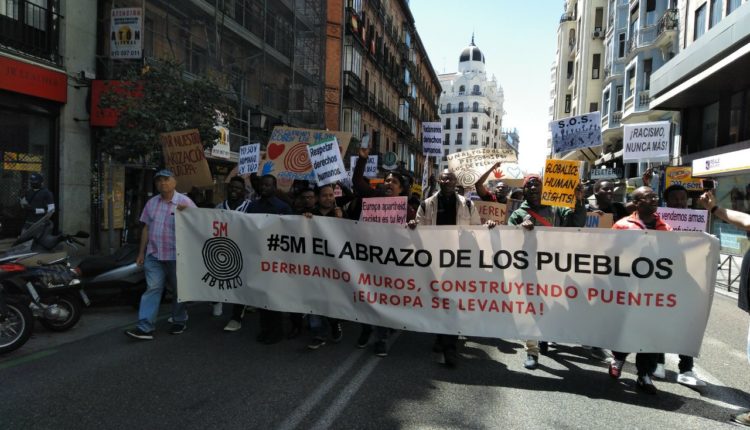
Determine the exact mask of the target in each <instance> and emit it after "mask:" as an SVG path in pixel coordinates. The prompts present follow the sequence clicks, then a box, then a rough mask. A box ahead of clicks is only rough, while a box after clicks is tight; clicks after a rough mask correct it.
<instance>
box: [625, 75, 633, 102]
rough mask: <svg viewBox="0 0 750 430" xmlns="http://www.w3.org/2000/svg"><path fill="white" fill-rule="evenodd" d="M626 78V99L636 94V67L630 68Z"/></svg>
mask: <svg viewBox="0 0 750 430" xmlns="http://www.w3.org/2000/svg"><path fill="white" fill-rule="evenodd" d="M625 76H626V78H625V94H626V96H625V97H626V98H630V97H631V96H632V95H633V93H634V92H635V67H631V68H629V69H628V71H627V72H625Z"/></svg>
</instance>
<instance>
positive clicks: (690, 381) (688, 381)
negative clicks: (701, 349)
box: [677, 371, 706, 387]
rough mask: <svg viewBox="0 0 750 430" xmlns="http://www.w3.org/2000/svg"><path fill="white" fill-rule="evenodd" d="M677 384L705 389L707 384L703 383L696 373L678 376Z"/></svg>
mask: <svg viewBox="0 0 750 430" xmlns="http://www.w3.org/2000/svg"><path fill="white" fill-rule="evenodd" d="M677 382H678V383H680V384H682V385H687V386H688V387H705V386H706V383H705V382H703V381H702V380H701V379H700V378H699V377H698V375H696V374H695V373H694V372H692V371H690V372H685V373H680V374H679V375H677Z"/></svg>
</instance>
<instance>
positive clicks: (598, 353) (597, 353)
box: [590, 346, 611, 361]
mask: <svg viewBox="0 0 750 430" xmlns="http://www.w3.org/2000/svg"><path fill="white" fill-rule="evenodd" d="M590 351H591V357H592V358H594V359H596V360H600V361H606V360H607V359H608V358H610V357H611V356H610V355H609V354H608V353H607V351H605V350H603V349H602V348H599V347H598V346H592V347H591V349H590Z"/></svg>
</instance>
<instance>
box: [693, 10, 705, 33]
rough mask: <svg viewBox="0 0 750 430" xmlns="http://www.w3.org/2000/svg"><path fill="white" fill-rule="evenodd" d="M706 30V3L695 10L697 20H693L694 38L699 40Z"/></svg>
mask: <svg viewBox="0 0 750 430" xmlns="http://www.w3.org/2000/svg"><path fill="white" fill-rule="evenodd" d="M705 32H706V4H705V3H704V4H703V5H701V7H699V8H698V9H696V11H695V21H693V40H697V39H698V38H699V37H701V36H703V33H705Z"/></svg>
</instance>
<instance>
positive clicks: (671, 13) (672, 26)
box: [656, 9, 680, 37]
mask: <svg viewBox="0 0 750 430" xmlns="http://www.w3.org/2000/svg"><path fill="white" fill-rule="evenodd" d="M679 16H680V15H679V13H678V10H677V9H667V11H666V12H664V15H662V17H661V18H660V19H659V24H658V28H657V30H656V37H659V36H661V34H662V33H664V32H665V31H667V30H677V25H678V24H679Z"/></svg>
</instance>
